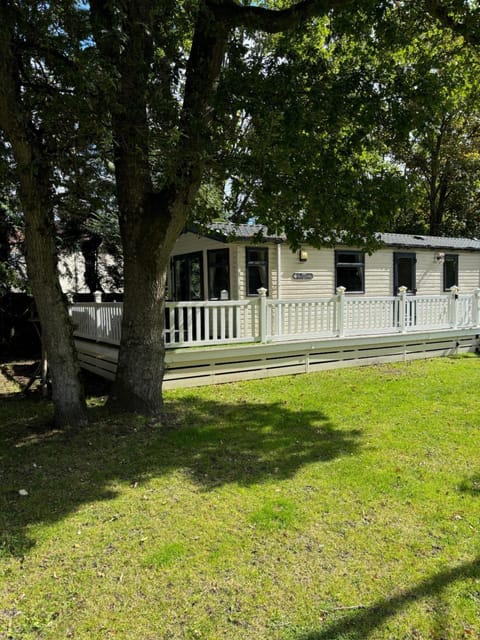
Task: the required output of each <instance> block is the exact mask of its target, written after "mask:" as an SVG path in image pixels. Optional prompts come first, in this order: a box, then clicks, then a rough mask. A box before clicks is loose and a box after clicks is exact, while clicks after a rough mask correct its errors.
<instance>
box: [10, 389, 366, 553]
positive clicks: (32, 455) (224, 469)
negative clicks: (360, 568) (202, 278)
mask: <svg viewBox="0 0 480 640" xmlns="http://www.w3.org/2000/svg"><path fill="white" fill-rule="evenodd" d="M48 408H49V407H48V405H46V403H31V402H29V401H26V400H19V401H18V402H14V401H12V402H8V403H6V404H5V405H2V407H1V408H0V423H2V426H1V427H0V458H1V464H0V535H1V536H2V539H3V554H5V553H8V554H14V555H22V554H24V553H25V552H26V550H27V549H28V548H29V546H31V545H33V544H34V541H33V540H30V539H29V538H28V535H27V533H26V530H27V528H28V526H29V525H31V524H35V523H39V522H42V523H48V522H56V521H58V520H59V519H61V518H63V517H64V516H66V515H67V514H69V513H71V512H72V511H74V510H76V509H77V508H78V507H79V505H81V504H83V503H87V502H92V501H98V500H107V499H111V498H114V497H115V492H114V491H112V490H111V489H109V488H108V487H111V486H112V484H113V483H115V482H125V483H130V484H135V483H138V484H141V483H142V482H144V481H146V480H148V479H149V478H150V477H155V476H160V475H162V474H166V473H168V472H171V471H173V470H177V469H181V470H184V472H185V473H186V474H188V476H189V478H190V480H191V481H193V482H195V483H196V484H197V485H198V486H199V487H200V488H202V489H203V490H205V491H209V490H211V489H213V488H214V487H217V486H221V485H224V484H226V483H239V484H242V485H245V486H248V485H250V484H252V483H261V482H265V481H268V480H269V479H274V478H275V479H282V478H288V477H291V476H292V475H293V474H294V473H295V472H296V471H297V470H298V469H300V468H301V467H302V466H303V465H305V464H308V463H311V462H321V461H327V460H332V459H333V458H336V457H340V456H344V455H350V454H353V453H355V452H356V451H357V450H358V447H359V439H360V432H359V431H358V430H355V429H350V430H348V429H339V428H336V427H335V425H333V424H331V423H330V421H329V420H328V417H327V416H326V415H324V414H322V413H320V412H316V411H315V412H314V411H307V410H304V409H301V408H300V409H298V410H295V411H292V410H291V409H289V408H287V407H286V406H285V405H284V404H283V403H250V402H238V403H235V404H233V403H232V404H226V403H224V402H221V403H220V402H215V401H206V400H202V399H200V398H199V397H198V396H194V395H191V396H187V397H183V398H182V399H179V400H176V401H174V402H170V403H169V404H168V405H167V407H166V410H167V417H168V416H170V420H169V422H170V424H169V426H167V427H164V428H162V427H148V426H146V425H145V424H144V423H142V421H141V420H140V419H139V418H138V417H135V416H130V417H127V418H126V417H122V418H118V419H113V418H109V419H108V420H103V421H102V417H105V416H106V413H105V411H104V410H103V409H101V408H99V409H93V410H92V411H91V413H92V419H94V420H96V422H94V423H93V424H92V425H91V426H89V427H88V428H87V429H86V430H85V431H83V432H81V433H73V434H66V433H64V432H62V431H55V430H52V429H51V427H49V426H48V418H49V416H48V415H47V413H45V415H43V416H42V415H41V414H38V411H42V410H43V411H45V412H46V411H47V409H48ZM20 491H22V492H27V494H28V495H21V494H20V493H19V492H20ZM1 553H2V542H1V540H0V555H1Z"/></svg>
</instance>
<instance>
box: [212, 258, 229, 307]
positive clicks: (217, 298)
mask: <svg viewBox="0 0 480 640" xmlns="http://www.w3.org/2000/svg"><path fill="white" fill-rule="evenodd" d="M220 253H222V254H224V255H226V256H227V279H228V287H227V291H228V297H229V298H231V294H232V283H231V278H230V249H228V248H227V249H207V287H208V299H209V300H219V299H220V295H218V296H215V295H214V291H213V290H212V289H213V286H212V285H213V283H212V282H211V280H210V268H211V266H212V265H211V264H210V260H211V258H212V257H213V256H214V255H218V254H220Z"/></svg>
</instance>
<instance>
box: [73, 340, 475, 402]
mask: <svg viewBox="0 0 480 640" xmlns="http://www.w3.org/2000/svg"><path fill="white" fill-rule="evenodd" d="M479 333H480V329H478V328H472V329H447V330H438V331H427V332H417V333H414V334H412V333H410V334H398V333H395V334H392V335H384V334H382V335H371V336H355V337H349V338H330V339H323V340H291V341H285V342H275V343H269V344H249V345H226V346H218V347H208V348H187V349H185V348H181V349H168V350H167V351H166V356H165V365H166V372H165V379H164V388H166V389H169V388H176V387H190V386H201V385H206V384H218V383H225V382H234V381H238V380H247V379H252V378H264V377H273V376H282V375H292V374H303V373H310V372H314V371H321V370H324V369H332V368H338V367H352V366H363V365H368V364H379V363H388V362H399V361H407V360H413V359H417V358H433V357H440V356H451V355H456V354H459V353H464V352H469V351H470V352H476V351H478V349H479V347H480V339H479ZM76 345H77V350H78V354H79V358H80V363H81V366H82V367H84V368H85V369H88V370H89V371H93V372H94V373H97V374H98V375H101V376H103V377H105V378H108V379H113V378H114V377H115V370H116V364H117V355H118V347H117V346H114V345H108V344H105V343H101V342H95V341H92V340H84V339H79V338H78V339H77V340H76Z"/></svg>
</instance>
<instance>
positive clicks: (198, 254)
mask: <svg viewBox="0 0 480 640" xmlns="http://www.w3.org/2000/svg"><path fill="white" fill-rule="evenodd" d="M182 260H183V261H185V262H186V264H187V265H188V271H187V281H186V287H187V289H188V291H189V296H188V300H186V302H188V301H191V300H192V297H191V295H190V294H191V291H192V269H191V265H192V262H193V261H196V260H198V264H199V266H200V279H199V283H200V297H199V298H193V300H194V301H198V300H204V299H205V291H204V273H203V271H204V264H203V251H190V252H188V253H181V254H178V255H175V256H172V257H171V258H170V280H171V289H172V291H171V292H169V293H170V296H171V299H172V300H174V301H175V302H184V301H183V300H181V299H180V297H179V286H178V281H177V277H176V263H177V262H181V261H182Z"/></svg>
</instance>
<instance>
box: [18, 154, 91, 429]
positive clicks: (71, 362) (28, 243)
mask: <svg viewBox="0 0 480 640" xmlns="http://www.w3.org/2000/svg"><path fill="white" fill-rule="evenodd" d="M33 164H34V163H32V166H33ZM18 171H19V174H20V197H21V201H22V205H23V208H24V214H25V251H26V260H27V270H28V275H29V279H30V283H31V286H32V291H33V295H34V298H35V303H36V306H37V311H38V315H39V319H40V324H41V328H42V345H43V349H45V350H46V352H47V354H48V364H49V371H50V376H51V378H52V397H53V402H54V411H55V415H54V421H55V424H56V426H58V427H62V428H65V427H82V426H85V425H86V423H87V414H86V408H85V400H84V396H83V389H82V387H81V384H80V379H79V375H78V374H79V371H78V365H77V360H76V354H75V346H74V343H73V334H72V327H71V324H70V320H69V318H68V314H67V308H66V304H65V300H64V297H63V294H62V291H61V288H60V283H59V280H58V271H57V255H56V247H55V235H56V234H55V229H54V225H53V221H52V219H51V218H52V216H51V213H50V209H49V208H48V204H47V203H45V202H44V201H43V198H42V196H41V195H40V194H41V191H42V187H44V185H40V184H39V181H38V179H35V176H34V175H33V170H32V168H31V166H25V165H23V166H21V165H19V167H18Z"/></svg>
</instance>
